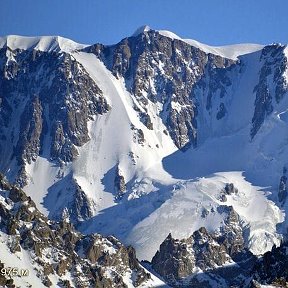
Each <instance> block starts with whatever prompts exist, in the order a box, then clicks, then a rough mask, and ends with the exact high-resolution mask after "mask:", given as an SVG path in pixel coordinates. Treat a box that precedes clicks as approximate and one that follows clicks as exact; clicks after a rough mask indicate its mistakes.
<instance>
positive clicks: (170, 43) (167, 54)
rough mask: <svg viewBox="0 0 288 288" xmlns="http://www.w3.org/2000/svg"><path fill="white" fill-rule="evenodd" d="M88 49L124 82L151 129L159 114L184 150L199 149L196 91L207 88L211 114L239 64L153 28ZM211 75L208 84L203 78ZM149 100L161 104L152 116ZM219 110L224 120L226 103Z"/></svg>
mask: <svg viewBox="0 0 288 288" xmlns="http://www.w3.org/2000/svg"><path fill="white" fill-rule="evenodd" d="M85 51H87V52H90V53H94V54H95V55H97V57H99V58H100V59H101V60H102V61H103V62H104V63H105V65H106V66H107V68H108V69H109V70H111V72H112V73H113V74H114V75H115V77H117V78H119V77H123V78H124V79H125V83H126V87H127V90H128V91H130V92H132V93H133V95H134V96H135V98H134V101H135V103H134V107H133V108H134V109H135V110H136V111H137V112H138V113H139V118H140V119H141V121H142V122H143V123H144V124H145V125H146V126H147V127H148V129H153V125H152V122H151V118H153V117H155V116H156V115H157V116H160V117H161V118H162V120H163V122H164V123H165V125H166V127H167V130H168V132H169V134H170V136H171V138H172V139H173V141H174V143H175V145H176V146H177V147H178V148H179V149H184V150H185V149H187V148H188V147H189V146H191V145H192V146H194V147H195V146H196V145H197V113H198V112H197V111H198V105H197V104H198V103H197V102H198V99H197V98H196V97H195V95H194V89H195V88H196V86H197V85H199V86H201V87H207V85H209V91H210V92H209V95H208V99H207V105H206V108H207V110H209V109H210V108H211V97H212V95H213V93H214V92H215V91H217V90H218V89H220V90H221V97H223V96H224V94H225V93H226V92H225V89H226V88H225V86H226V85H228V86H229V85H231V83H230V80H229V79H228V78H227V76H226V75H225V71H226V70H230V69H231V66H233V65H235V61H233V60H230V59H225V58H222V57H220V56H217V55H213V54H209V55H207V54H206V53H205V52H203V51H201V50H200V49H198V48H195V47H193V46H191V45H189V44H187V43H185V42H183V41H181V40H177V39H171V38H169V37H166V36H163V35H161V34H160V33H158V32H157V31H153V30H150V31H148V32H144V33H141V34H139V35H137V36H134V37H130V38H126V39H124V40H122V41H121V42H120V43H118V44H117V45H114V46H103V45H94V46H91V47H89V48H86V49H85ZM207 75H209V77H210V78H211V80H209V83H205V80H204V79H207V77H206V76H207ZM209 77H208V78H209ZM210 78H209V79H210ZM150 101H151V102H152V103H154V104H157V107H158V110H157V111H156V115H153V114H151V111H150V109H149V102H150ZM221 107H222V110H221V111H219V114H218V117H220V118H221V117H223V115H224V114H225V107H224V106H223V103H222V105H221Z"/></svg>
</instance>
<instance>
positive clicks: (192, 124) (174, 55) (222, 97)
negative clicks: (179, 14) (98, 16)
mask: <svg viewBox="0 0 288 288" xmlns="http://www.w3.org/2000/svg"><path fill="white" fill-rule="evenodd" d="M287 57H288V48H287V46H286V45H281V44H275V43H274V44H270V45H258V44H237V45H229V46H223V47H213V46H208V45H206V44H202V43H199V42H197V41H195V40H190V39H182V38H180V37H179V36H177V35H175V34H174V33H172V32H169V31H164V30H159V31H157V30H153V29H151V28H150V27H148V26H143V27H141V28H139V29H137V31H136V32H135V33H134V34H133V35H132V36H129V37H127V38H125V39H123V40H121V41H120V42H119V43H117V44H114V45H103V44H101V43H96V44H92V45H82V44H78V43H75V42H74V41H72V40H69V39H65V38H62V37H58V36H56V37H55V36H53V37H52V36H43V37H22V36H15V35H10V36H6V37H2V38H0V72H1V73H0V172H1V179H0V181H1V182H0V245H1V246H0V249H1V250H0V252H1V257H0V261H1V263H0V268H1V275H0V285H2V286H5V285H6V286H7V287H13V285H14V286H17V287H18V286H19V287H31V285H32V287H34V286H35V287H42V286H47V287H49V286H51V287H56V286H57V285H58V286H60V287H161V286H162V287H165V285H166V287H169V286H171V287H265V285H270V286H274V287H285V285H287V269H286V266H287V247H286V246H287V233H288V232H287V231H288V221H287V213H288V200H287V167H288V145H287V144H288V140H287V129H288V114H287V111H288V63H287ZM111 235H113V236H111ZM167 235H168V236H167ZM138 259H139V260H138ZM11 268H13V269H14V270H13V269H12V270H11ZM9 269H10V270H9ZM11 271H12V272H11ZM13 271H14V272H13ZM28 271H29V275H26V274H27V273H28ZM29 285H30V286H29Z"/></svg>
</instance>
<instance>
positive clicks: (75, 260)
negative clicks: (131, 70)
mask: <svg viewBox="0 0 288 288" xmlns="http://www.w3.org/2000/svg"><path fill="white" fill-rule="evenodd" d="M0 232H1V234H0V242H2V241H3V240H4V239H7V240H8V241H7V242H4V245H5V244H6V245H7V247H8V248H9V252H10V253H11V256H10V257H20V258H22V257H23V254H24V252H25V253H26V254H27V255H28V258H29V261H30V262H31V263H32V267H34V268H33V270H34V271H29V273H30V274H35V275H36V277H37V278H39V279H40V281H39V282H40V283H42V284H43V287H44V286H46V287H55V285H56V284H57V285H58V287H107V288H108V287H128V285H129V284H130V285H131V284H132V285H133V287H147V286H145V283H146V284H147V281H148V280H149V279H150V278H151V276H150V274H149V273H147V272H146V271H145V270H144V269H143V268H142V267H141V266H140V265H139V262H138V261H137V259H136V255H135V250H134V249H133V248H132V247H131V246H130V247H125V246H123V245H122V244H121V243H120V242H119V241H118V240H117V239H116V238H115V237H112V236H110V237H103V236H101V235H99V234H93V235H87V236H84V235H82V234H81V233H79V232H77V231H76V230H75V229H74V228H73V225H72V224H71V223H69V221H68V220H67V219H66V220H63V221H61V222H54V221H51V220H48V219H47V218H46V217H45V216H43V215H42V214H41V213H40V212H39V210H38V209H37V208H36V207H35V204H34V202H33V201H32V200H31V198H30V197H27V195H26V194H25V192H24V191H22V190H21V189H19V188H18V187H16V186H13V185H10V184H9V183H8V182H6V181H5V180H4V178H3V175H1V177H0ZM4 241H5V240H4ZM1 244H2V245H3V242H2V243H1ZM1 247H2V248H1V249H3V246H1ZM3 252H4V251H1V255H2V257H3V254H2V253H3ZM0 258H1V257H0ZM4 260H5V259H2V261H4ZM0 261H1V259H0ZM2 261H1V262H0V266H1V268H5V265H4V262H5V261H4V262H2ZM6 266H7V265H6ZM1 271H3V270H1ZM6 276H8V277H5V275H3V273H1V276H0V286H1V287H2V286H5V285H6V286H7V287H19V286H18V285H19V284H18V285H17V281H14V280H15V278H13V277H12V278H11V277H9V275H6ZM28 278H29V277H28ZM28 278H27V283H26V284H28V283H29V279H28ZM13 279H14V280H13ZM127 279H130V280H129V281H130V282H131V283H129V284H128V285H127ZM18 280H19V279H18ZM23 281H26V280H25V277H24V276H23ZM55 281H56V282H55ZM129 281H128V282H129ZM14 282H16V284H15V285H14V284H13V283H14ZM125 282H126V283H125ZM22 287H24V286H22ZM32 287H35V286H33V285H32ZM38 287H40V286H38Z"/></svg>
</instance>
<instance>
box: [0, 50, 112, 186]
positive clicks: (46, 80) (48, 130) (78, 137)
mask: <svg viewBox="0 0 288 288" xmlns="http://www.w3.org/2000/svg"><path fill="white" fill-rule="evenodd" d="M0 58H1V66H0V70H1V71H2V73H1V75H2V77H0V99H1V100H0V103H1V115H0V125H1V135H2V136H1V140H2V141H1V151H2V153H4V152H5V157H3V161H1V170H2V171H6V170H7V169H9V164H10V162H9V161H11V159H14V158H16V159H17V163H18V166H19V167H20V171H21V169H23V167H24V164H25V163H28V164H29V163H31V162H32V161H35V160H36V159H37V157H38V156H39V155H41V156H42V157H46V158H48V159H49V160H55V161H57V162H58V163H59V162H70V161H72V160H73V159H75V157H76V156H77V154H78V152H77V147H80V146H82V145H83V144H84V143H86V142H87V141H88V140H89V135H88V129H87V123H88V121H89V120H92V119H93V117H94V116H95V115H99V114H103V113H106V112H107V111H109V109H110V107H109V105H108V103H107V101H106V100H105V99H104V98H103V95H102V91H101V90H100V89H99V88H98V87H97V85H96V84H95V82H94V81H93V80H92V79H91V78H90V76H89V75H88V74H87V72H86V71H85V69H83V67H82V65H81V64H80V63H78V62H77V61H76V60H75V59H74V58H73V56H71V55H70V54H68V53H65V52H61V53H59V52H56V51H55V52H53V51H52V52H45V51H37V50H32V49H29V50H21V49H17V50H13V51H12V50H11V49H10V48H9V47H6V48H2V49H0ZM8 131H9V133H8ZM19 135H21V137H19ZM3 156H4V155H3ZM16 172H17V171H16ZM16 175H17V173H16ZM17 176H19V177H18V178H17ZM17 176H16V181H17V182H18V183H19V184H20V185H21V186H24V185H25V184H27V183H26V181H25V177H23V175H19V173H18V175H17ZM20 176H21V177H20Z"/></svg>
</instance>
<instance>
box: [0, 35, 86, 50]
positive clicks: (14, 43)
mask: <svg viewBox="0 0 288 288" xmlns="http://www.w3.org/2000/svg"><path fill="white" fill-rule="evenodd" d="M86 46H88V45H84V44H79V43H76V42H74V41H72V40H70V39H67V38H64V37H60V36H40V37H25V36H18V35H9V36H5V37H0V48H3V47H9V48H10V49H11V50H16V49H23V50H28V49H35V50H39V51H46V52H51V51H57V52H60V51H63V52H67V53H70V52H73V51H74V50H80V49H83V48H85V47H86Z"/></svg>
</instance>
